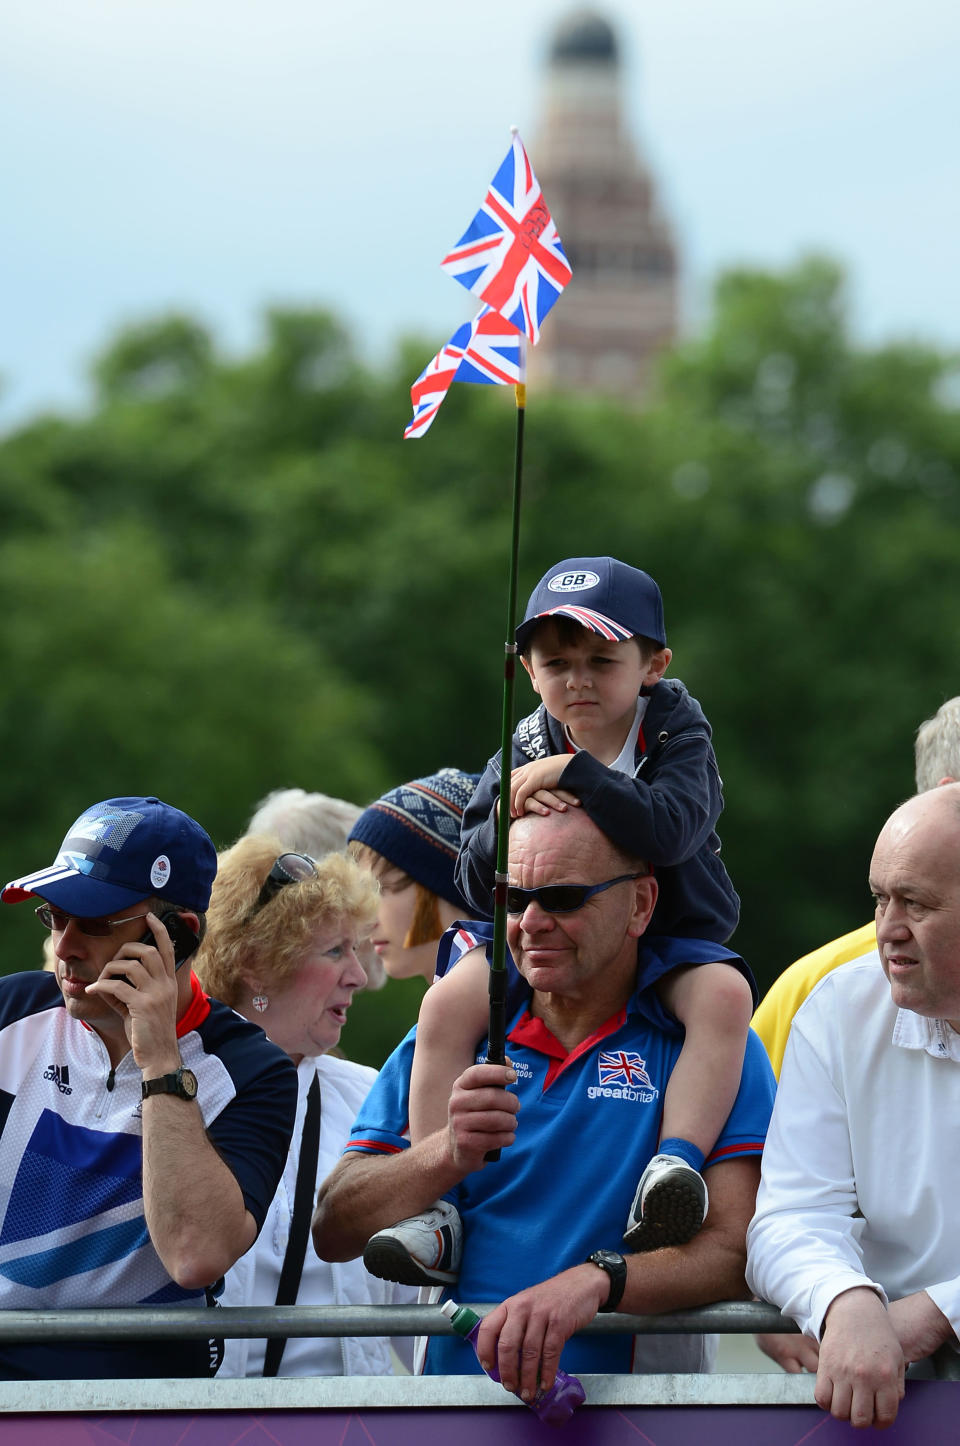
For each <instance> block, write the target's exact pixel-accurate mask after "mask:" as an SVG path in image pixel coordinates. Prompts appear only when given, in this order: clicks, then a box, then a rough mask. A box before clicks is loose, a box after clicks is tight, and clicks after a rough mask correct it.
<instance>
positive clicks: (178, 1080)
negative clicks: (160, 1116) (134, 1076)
mask: <svg viewBox="0 0 960 1446" xmlns="http://www.w3.org/2000/svg"><path fill="white" fill-rule="evenodd" d="M150 1095H179V1097H180V1098H181V1099H182V1100H195V1099H196V1098H197V1077H196V1075H195V1074H194V1072H193V1070H192V1069H178V1070H174V1072H173V1073H172V1074H162V1075H160V1076H159V1078H158V1079H145V1080H141V1082H140V1098H141V1099H142V1100H145V1099H148V1098H149V1097H150Z"/></svg>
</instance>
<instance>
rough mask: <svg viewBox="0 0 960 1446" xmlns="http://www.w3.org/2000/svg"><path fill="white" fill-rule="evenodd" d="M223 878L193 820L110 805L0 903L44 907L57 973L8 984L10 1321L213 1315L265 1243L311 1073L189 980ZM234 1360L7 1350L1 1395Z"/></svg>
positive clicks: (128, 802)
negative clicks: (301, 1075) (181, 1311)
mask: <svg viewBox="0 0 960 1446" xmlns="http://www.w3.org/2000/svg"><path fill="white" fill-rule="evenodd" d="M216 868H217V857H216V851H215V849H214V846H213V844H212V842H211V841H210V839H209V838H208V836H207V834H206V833H205V832H204V830H203V829H202V828H201V827H200V825H199V824H197V823H196V822H194V820H193V819H192V818H189V817H188V816H187V815H186V814H184V813H182V812H181V811H180V810H179V809H176V808H172V807H171V806H170V805H169V804H166V803H162V802H161V801H160V800H159V799H157V798H113V799H108V800H106V801H105V802H103V803H99V804H94V805H93V806H92V807H91V808H88V809H86V810H85V812H84V813H83V814H81V816H80V817H79V818H78V819H77V820H76V822H75V823H74V824H73V825H72V826H71V828H70V830H69V831H68V833H67V836H66V838H65V839H64V841H63V843H62V845H61V847H60V851H59V853H58V854H57V857H56V859H55V860H54V862H53V864H51V865H50V866H49V867H48V868H44V869H39V870H37V871H35V872H34V873H30V874H25V875H24V876H22V877H21V878H18V879H15V880H14V881H13V882H12V883H9V884H8V885H7V886H6V888H5V889H4V890H3V892H2V895H0V898H2V899H3V901H4V902H6V903H19V902H22V901H26V900H41V901H42V902H41V903H39V906H38V907H37V909H36V913H37V916H38V918H39V920H40V922H41V924H42V925H43V926H44V927H45V928H47V929H49V930H50V931H51V938H52V940H53V953H54V957H55V962H56V971H55V973H53V974H51V973H45V972H42V971H35V972H31V973H29V974H15V975H10V976H8V977H7V978H5V979H3V980H0V1179H2V1180H3V1182H4V1190H3V1192H2V1195H0V1309H6V1310H12V1309H70V1308H74V1307H76V1308H82V1307H93V1306H96V1307H100V1308H103V1307H109V1306H133V1305H150V1306H171V1307H176V1306H190V1305H194V1306H195V1305H204V1304H212V1303H213V1300H214V1297H215V1294H216V1289H217V1286H218V1283H219V1282H220V1280H221V1277H222V1275H223V1273H224V1271H225V1270H227V1269H228V1267H229V1266H231V1265H232V1264H233V1263H234V1261H235V1260H237V1259H238V1258H239V1256H241V1255H242V1254H243V1253H244V1251H246V1250H247V1249H248V1248H249V1247H250V1245H252V1243H253V1241H254V1240H255V1239H256V1236H257V1233H258V1231H259V1229H260V1226H261V1225H262V1223H263V1219H264V1216H265V1214H266V1211H267V1208H268V1206H269V1204H270V1201H271V1199H272V1197H273V1194H274V1191H275V1190H276V1187H277V1183H278V1181H279V1179H280V1175H281V1172H282V1170H283V1165H284V1161H285V1159H286V1153H287V1148H288V1145H289V1140H290V1134H291V1130H292V1127H293V1119H294V1111H295V1107H296V1097H297V1085H296V1073H295V1071H294V1069H293V1066H292V1065H291V1063H290V1061H289V1060H288V1059H287V1057H286V1056H285V1055H284V1054H283V1053H282V1052H281V1051H280V1050H279V1049H277V1048H276V1047H275V1046H274V1045H272V1044H271V1043H270V1042H269V1041H268V1040H267V1039H266V1037H265V1035H264V1034H263V1032H262V1031H261V1030H259V1029H257V1028H256V1027H255V1026H254V1025H251V1024H248V1023H247V1021H246V1020H243V1019H241V1018H240V1016H239V1015H237V1014H235V1013H234V1012H233V1011H232V1010H229V1009H227V1008H226V1007H225V1006H224V1005H222V1004H219V1003H217V1002H216V1001H215V1000H210V999H208V998H207V997H206V996H205V995H204V994H203V991H202V990H201V988H200V985H199V982H198V980H197V978H196V975H195V974H194V973H193V971H192V969H190V968H189V965H188V967H186V968H183V967H181V966H182V965H184V964H187V961H188V960H189V958H190V957H191V955H192V954H193V953H195V952H196V950H197V948H198V947H199V944H200V940H201V939H202V937H203V932H204V928H205V920H204V911H205V910H206V908H207V905H208V903H209V899H210V887H211V884H212V883H213V878H214V875H215V873H216ZM277 886H278V887H280V886H282V885H281V884H278V885H277ZM221 1355H222V1342H221V1341H218V1340H213V1339H211V1340H209V1341H208V1340H202V1341H188V1340H180V1341H171V1342H166V1341H159V1340H153V1341H149V1340H145V1341H142V1342H141V1341H123V1342H117V1343H111V1342H100V1343H97V1344H96V1345H92V1346H91V1345H82V1344H79V1343H71V1344H70V1346H69V1349H67V1348H66V1347H64V1346H62V1345H59V1344H52V1345H6V1344H0V1379H46V1378H60V1379H78V1378H80V1379H85V1378H107V1377H140V1376H174V1375H189V1376H200V1375H213V1374H214V1373H215V1371H216V1370H217V1367H218V1366H219V1363H220V1359H221Z"/></svg>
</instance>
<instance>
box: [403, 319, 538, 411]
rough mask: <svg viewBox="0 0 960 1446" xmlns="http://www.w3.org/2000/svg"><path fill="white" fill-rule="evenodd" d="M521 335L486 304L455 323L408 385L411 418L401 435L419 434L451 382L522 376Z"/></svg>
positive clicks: (490, 382)
mask: <svg viewBox="0 0 960 1446" xmlns="http://www.w3.org/2000/svg"><path fill="white" fill-rule="evenodd" d="M522 345H523V338H522V336H521V335H520V333H519V332H518V331H517V330H516V328H515V327H513V326H511V325H510V323H509V321H504V319H503V317H502V316H499V315H498V314H497V313H496V312H495V311H491V309H490V307H489V306H485V307H483V309H482V310H481V311H479V312H478V313H477V315H476V316H475V317H474V318H473V321H465V322H464V324H463V326H461V327H458V328H457V330H456V331H455V332H454V333H453V336H452V337H451V338H450V340H449V341H448V342H447V344H446V346H445V347H442V348H441V350H440V351H438V352H437V354H436V356H435V357H434V358H433V360H432V361H429V362H428V363H427V365H426V366H425V367H424V369H423V371H422V372H421V373H420V375H419V376H418V377H417V380H416V381H415V382H414V384H413V386H412V387H411V388H410V400H411V401H412V402H413V420H412V421H411V422H408V423H407V426H406V429H405V431H404V433H403V435H404V437H405V438H407V439H409V438H411V437H422V436H423V434H424V433H425V432H426V431H427V429H428V428H429V426H430V423H431V422H432V421H433V419H434V417H435V416H436V415H437V412H438V411H439V410H440V404H441V402H442V401H443V399H444V397H445V396H446V395H447V392H448V391H449V390H450V384H451V382H482V383H483V384H484V385H486V386H507V385H509V384H510V383H511V382H520V381H522V380H523V358H522V356H521V353H520V349H521V347H522Z"/></svg>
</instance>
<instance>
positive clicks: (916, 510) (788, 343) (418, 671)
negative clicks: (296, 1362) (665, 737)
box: [0, 259, 960, 1064]
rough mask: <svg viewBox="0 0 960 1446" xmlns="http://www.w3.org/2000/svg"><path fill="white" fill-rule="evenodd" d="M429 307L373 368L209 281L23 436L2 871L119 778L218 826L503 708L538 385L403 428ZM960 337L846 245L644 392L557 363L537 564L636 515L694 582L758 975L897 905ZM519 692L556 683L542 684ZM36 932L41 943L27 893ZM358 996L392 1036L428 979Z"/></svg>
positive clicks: (110, 791)
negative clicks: (889, 842) (229, 337)
mask: <svg viewBox="0 0 960 1446" xmlns="http://www.w3.org/2000/svg"><path fill="white" fill-rule="evenodd" d="M432 350H434V345H433V343H432V342H429V341H417V342H415V341H412V340H411V341H408V342H407V343H405V344H404V345H403V346H402V347H401V348H400V349H399V352H398V355H397V356H396V358H395V359H394V362H393V363H392V364H391V366H390V367H389V368H388V369H387V370H385V371H384V372H381V373H376V374H374V373H372V372H370V371H369V370H367V369H365V368H364V367H362V366H361V365H360V364H359V363H358V362H357V360H356V358H355V355H354V352H353V350H352V348H351V344H350V339H349V337H348V336H347V335H346V334H345V332H344V330H343V329H342V327H341V326H340V325H339V324H338V322H337V320H336V319H335V318H333V317H331V316H329V315H327V314H325V313H320V312H309V311H299V312H295V311H283V312H281V311H276V312H271V313H270V314H268V316H267V317H266V325H265V334H264V338H263V342H262V345H261V346H260V348H259V349H258V350H257V351H256V353H255V354H253V355H251V356H248V357H245V358H242V359H240V360H237V359H236V358H229V357H226V356H224V355H222V354H220V353H219V352H218V350H217V347H216V344H215V340H214V338H212V337H211V336H210V335H209V334H208V333H207V332H206V331H205V330H204V328H203V327H202V326H200V325H198V324H197V322H196V321H194V320H192V319H190V318H188V317H178V316H174V317H168V318H164V319H160V320H158V321H156V322H154V323H152V324H149V325H145V326H140V327H136V328H131V329H129V330H127V331H125V332H123V333H122V334H121V335H120V336H118V337H117V338H116V339H115V340H114V341H113V342H112V344H111V345H110V346H109V347H108V348H107V350H106V351H105V352H104V353H103V355H102V356H101V357H100V358H99V359H98V360H97V362H96V364H95V367H94V371H93V376H94V381H95V386H96V397H95V405H94V407H93V408H92V409H91V411H90V414H89V415H88V416H85V417H82V418H64V417H57V416H44V417H41V418H39V419H37V420H36V421H34V422H32V423H31V424H29V425H27V426H24V427H21V428H20V429H18V430H17V431H15V432H14V433H11V434H10V435H8V436H6V437H5V438H3V439H0V498H2V503H3V508H4V512H5V525H4V527H3V529H2V534H0V601H2V605H3V610H4V614H5V616H6V619H7V621H6V624H5V626H4V628H3V630H2V633H0V659H2V665H3V674H4V680H5V686H4V689H3V695H2V701H0V746H2V749H3V755H4V758H5V760H6V763H5V767H4V769H3V773H2V778H0V790H2V795H3V803H2V815H3V818H4V822H5V827H4V830H3V837H2V840H0V871H2V872H3V877H4V879H8V878H12V877H14V876H16V875H17V874H19V873H22V872H24V871H26V870H28V869H32V868H37V867H39V866H41V865H42V864H44V863H47V862H49V861H50V860H52V858H53V855H54V852H55V849H56V846H57V844H58V843H59V841H60V838H61V837H62V835H63V833H64V831H65V829H66V827H67V825H68V824H69V823H70V822H71V821H72V819H73V818H74V816H75V815H76V814H77V813H79V812H80V810H81V809H82V808H83V807H84V806H85V805H86V804H88V803H90V802H92V801H94V800H95V799H98V798H103V797H108V796H110V795H117V794H135V793H156V794H159V795H160V796H161V797H163V798H166V799H168V800H170V801H171V802H174V803H176V804H177V805H179V806H180V807H183V808H185V809H186V810H187V811H188V812H190V813H193V814H194V815H195V816H196V817H198V818H199V819H200V821H201V822H202V823H204V825H205V826H206V827H207V828H208V829H209V831H210V832H211V834H212V835H213V837H214V839H215V841H216V843H217V844H218V846H222V845H224V844H226V843H228V842H229V841H230V840H231V839H232V838H233V837H235V836H236V835H237V834H238V833H239V832H240V831H241V830H242V829H243V827H244V824H245V823H246V820H247V819H248V817H249V815H250V813H251V811H252V809H253V806H254V804H255V802H256V801H257V800H258V799H259V798H261V797H262V796H263V795H264V794H265V793H266V792H267V791H268V790H270V789H271V788H275V787H279V786H283V785H301V786H302V787H304V788H307V789H319V790H321V791H323V792H327V793H333V794H337V795H340V796H342V797H345V798H350V799H353V800H354V801H355V802H357V803H360V804H365V803H367V802H369V801H370V800H371V799H373V798H374V797H376V796H377V795H378V794H379V793H380V792H382V791H383V789H385V788H387V787H390V786H392V785H393V784H395V783H398V782H400V781H402V780H404V779H406V778H411V777H414V776H416V775H418V774H420V773H425V772H431V771H433V770H434V769H436V768H438V767H440V766H441V765H443V764H457V765H459V766H461V767H464V768H468V769H475V770H479V769H480V768H481V767H482V766H483V764H484V762H485V761H486V759H487V757H488V756H489V755H490V754H491V753H492V752H493V751H494V750H495V749H496V747H497V746H498V743H499V717H500V694H501V677H502V656H503V619H504V614H505V588H506V580H507V566H508V550H509V531H510V490H511V481H512V469H513V461H512V458H513V437H514V412H513V399H512V392H511V391H509V390H508V389H500V388H496V389H494V388H480V387H464V386H457V387H454V388H453V389H452V390H451V393H450V395H449V397H448V399H447V401H446V402H445V404H444V407H443V410H442V412H441V415H440V416H439V418H438V420H437V422H436V423H435V425H434V428H433V430H432V431H431V433H430V435H429V436H428V437H427V439H426V440H424V441H420V442H413V443H404V442H403V441H402V439H401V434H402V429H403V426H404V424H405V423H406V421H407V420H408V417H409V400H408V398H409V385H410V382H411V381H412V379H413V377H414V376H416V375H417V373H418V372H419V371H420V369H421V367H422V366H423V364H424V361H425V360H426V358H427V357H428V356H429V355H430V353H431V351H432ZM958 376H960V373H958V370H957V358H956V357H953V356H948V355H944V354H941V353H937V352H935V351H933V350H930V349H924V348H921V347H918V346H915V345H909V344H902V345H887V346H884V347H882V348H877V349H873V350H867V349H864V348H862V347H857V346H855V345H854V344H853V342H852V341H851V338H850V336H849V331H848V322H847V316H846V312H845V302H844V278H843V274H842V272H841V270H840V269H839V268H838V267H837V266H835V265H834V264H833V263H831V262H828V261H826V260H823V259H810V260H807V261H804V262H802V263H799V264H798V265H797V266H796V267H794V268H792V269H791V270H789V271H787V272H785V273H783V274H778V275H771V274H766V273H757V272H747V271H738V272H733V273H730V274H728V275H726V276H724V277H723V278H722V279H721V280H720V281H719V283H718V285H717V288H716V293H715V298H714V308H713V315H712V319H711V321H710V323H709V325H708V327H707V329H706V331H705V333H704V334H703V335H702V336H700V337H699V338H697V339H695V340H693V341H690V342H688V343H686V344H684V345H681V346H680V347H679V348H678V349H677V350H676V351H674V352H673V353H672V354H671V355H670V356H668V357H667V358H666V359H665V361H664V364H663V367H662V371H661V377H660V384H659V390H658V394H657V397H656V399H655V401H654V402H653V404H652V405H651V406H649V407H648V408H647V410H646V411H645V412H643V413H638V412H635V411H632V410H629V409H626V408H624V407H622V406H621V405H619V404H615V403H613V402H600V401H597V400H595V399H581V398H577V397H571V396H565V397H544V396H540V395H537V394H535V393H534V394H532V395H531V397H530V405H529V407H528V413H527V429H526V456H525V491H524V505H523V524H522V528H523V531H522V551H521V579H520V590H521V597H522V598H525V596H526V593H527V591H528V590H529V588H530V587H531V586H532V585H533V583H534V582H535V581H536V580H537V578H538V577H539V575H540V574H541V573H542V572H543V571H544V570H545V569H546V568H547V567H548V566H550V564H551V563H553V562H555V561H558V560H559V559H561V558H562V557H565V556H568V555H573V554H589V553H606V552H612V553H615V554H616V555H618V556H620V557H623V558H624V559H626V560H627V561H629V562H632V563H635V564H636V565H638V566H641V567H644V568H646V569H647V570H649V571H650V572H651V573H652V574H653V575H654V576H655V577H656V578H657V580H658V581H659V583H660V585H661V587H662V590H663V594H664V601H665V609H666V618H667V632H668V637H669V641H670V644H671V646H672V648H673V650H674V662H673V665H672V668H671V671H672V672H673V673H674V674H675V675H676V676H678V677H681V678H683V679H684V681H685V682H686V683H687V685H688V686H689V688H690V689H691V691H692V692H693V693H694V694H695V695H696V696H697V697H698V698H699V699H700V700H701V702H702V703H703V705H704V707H705V709H706V712H707V714H708V716H709V717H710V719H711V720H712V722H713V725H714V735H715V743H716V749H717V754H718V757H719V760H720V765H721V771H722V773H723V777H724V782H725V791H726V800H727V804H726V811H725V813H724V816H723V819H722V821H721V835H722V837H723V841H724V856H725V858H726V861H727V866H728V868H729V870H730V872H731V874H732V876H733V878H734V881H735V883H736V885H737V887H738V888H739V890H740V893H741V896H742V900H743V914H742V923H741V926H740V929H739V931H738V934H737V936H736V942H737V944H738V947H739V948H740V949H741V950H742V951H743V953H744V954H745V955H746V957H747V958H748V959H749V960H750V962H751V964H752V965H753V967H754V970H755V972H756V974H757V976H758V979H759V980H760V983H761V987H764V986H765V985H767V984H768V983H769V982H770V981H771V980H772V978H773V977H774V976H775V975H776V974H777V973H778V972H779V971H780V970H781V969H783V968H784V967H785V966H786V965H787V964H788V963H790V962H791V960H793V959H794V958H795V957H797V956H798V955H799V954H802V953H804V952H806V951H807V950H808V949H811V948H813V947H815V946H816V945H818V944H820V943H822V942H824V941H826V940H827V939H829V938H831V937H833V936H834V935H836V934H837V933H840V932H843V931H845V930H847V929H850V928H853V927H855V926H856V925H858V924H860V923H862V922H864V921H865V919H866V918H867V917H868V896H867V891H866V885H865V876H866V869H867V864H868V861H869V855H870V850H871V846H872V842H873V839H874V836H875V834H876V831H877V829H878V827H879V825H880V823H881V822H882V820H883V818H884V817H885V816H886V814H887V813H888V812H889V811H890V809H891V808H892V807H893V806H894V805H895V804H896V803H897V802H898V801H899V800H900V799H902V798H903V797H905V796H906V795H907V794H908V793H910V792H911V791H912V771H913V752H912V742H913V735H914V733H915V730H916V728H917V725H918V724H919V723H920V722H921V721H922V720H923V719H924V718H926V717H928V716H929V715H930V714H931V713H933V712H934V711H935V710H936V708H937V707H939V705H940V703H942V702H943V701H944V699H945V698H948V697H951V696H953V695H954V694H956V693H960V594H958V589H957V587H956V583H955V579H956V574H957V559H958V557H960V392H958V387H957V382H958ZM517 693H518V713H519V714H520V715H522V714H523V713H525V712H527V711H529V708H530V707H531V706H532V694H531V693H530V690H529V688H528V686H527V684H526V682H525V681H524V680H521V681H520V683H519V686H518V690H517ZM3 924H4V938H5V944H4V949H3V965H4V967H5V968H6V969H8V970H10V969H19V968H25V967H32V966H33V965H34V964H36V963H38V962H39V957H40V944H41V936H40V930H39V929H38V927H37V925H36V924H35V922H34V920H33V918H32V915H31V914H30V911H29V909H26V908H24V909H19V910H13V909H11V910H9V911H5V912H4V915H3ZM415 1009H416V993H415V991H413V992H412V991H411V990H410V989H409V988H408V989H406V990H400V989H398V988H397V987H396V986H394V985H388V986H387V988H386V989H385V990H383V991H381V992H380V993H379V994H374V995H369V996H367V997H366V998H363V999H361V1000H360V1001H358V1003H357V1004H356V1005H355V1006H354V1014H353V1017H352V1019H351V1021H350V1024H349V1025H348V1028H347V1030H346V1032H345V1035H344V1046H345V1048H346V1050H347V1052H348V1053H350V1054H351V1055H352V1056H353V1057H355V1058H358V1059H361V1060H365V1061H367V1062H369V1063H372V1064H378V1063H380V1062H381V1060H382V1058H383V1055H384V1053H385V1052H386V1050H387V1049H388V1048H389V1046H390V1044H391V1043H392V1042H393V1041H394V1040H395V1039H396V1038H398V1037H399V1034H400V1033H401V1032H402V1029H403V1028H404V1027H405V1024H406V1020H407V1018H409V1017H410V1016H412V1015H413V1014H414V1013H415Z"/></svg>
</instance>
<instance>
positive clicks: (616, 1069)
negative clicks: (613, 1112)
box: [597, 1049, 653, 1089]
mask: <svg viewBox="0 0 960 1446" xmlns="http://www.w3.org/2000/svg"><path fill="white" fill-rule="evenodd" d="M597 1064H598V1067H599V1070H600V1083H601V1084H602V1085H613V1084H625V1085H649V1086H650V1088H651V1089H652V1088H653V1081H652V1080H651V1078H650V1076H649V1075H648V1074H647V1062H646V1060H645V1059H641V1057H640V1055H639V1054H634V1053H632V1052H631V1051H630V1050H626V1049H618V1050H617V1051H616V1052H615V1053H603V1052H602V1051H601V1054H600V1058H599V1060H598V1061H597Z"/></svg>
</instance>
